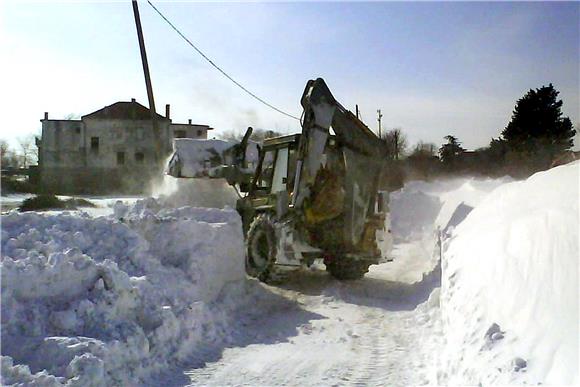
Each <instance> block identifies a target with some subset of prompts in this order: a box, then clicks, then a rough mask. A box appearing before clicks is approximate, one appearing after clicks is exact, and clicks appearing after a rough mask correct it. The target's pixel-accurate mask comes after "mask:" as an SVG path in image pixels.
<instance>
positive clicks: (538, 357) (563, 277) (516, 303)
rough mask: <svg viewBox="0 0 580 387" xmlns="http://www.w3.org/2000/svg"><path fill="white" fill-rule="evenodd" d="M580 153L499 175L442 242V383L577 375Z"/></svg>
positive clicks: (569, 380)
mask: <svg viewBox="0 0 580 387" xmlns="http://www.w3.org/2000/svg"><path fill="white" fill-rule="evenodd" d="M579 174H580V162H574V163H572V164H568V165H565V166H560V167H556V168H553V169H550V170H548V171H545V172H539V173H536V174H535V175H533V176H531V177H530V178H528V179H527V180H525V181H518V182H513V183H508V184H504V185H502V186H500V187H498V188H497V189H496V190H495V191H493V192H492V193H490V194H489V195H488V196H487V197H486V198H485V199H484V200H483V201H482V202H481V203H480V204H479V205H478V206H476V208H475V209H474V210H473V211H472V212H471V213H470V214H469V215H468V216H467V218H466V219H465V220H464V221H463V222H462V223H461V224H459V225H458V226H457V228H456V229H455V230H452V232H451V235H450V237H449V238H448V239H447V240H445V241H444V243H443V256H442V267H443V278H442V288H441V313H442V317H443V333H444V336H445V340H446V343H445V348H444V351H443V356H442V360H441V364H440V367H439V368H440V372H439V375H438V381H439V383H440V384H457V383H459V384H478V383H483V384H484V385H485V384H516V383H517V384H521V383H528V384H536V383H542V384H557V385H563V384H566V385H568V384H577V383H578V382H579V381H580V380H579V377H578V360H579V358H578V346H579V336H578V327H579V320H578V261H579V258H578V254H579V250H578V240H579V239H578V238H579V231H578V215H579V214H578V201H579V195H578V179H579Z"/></svg>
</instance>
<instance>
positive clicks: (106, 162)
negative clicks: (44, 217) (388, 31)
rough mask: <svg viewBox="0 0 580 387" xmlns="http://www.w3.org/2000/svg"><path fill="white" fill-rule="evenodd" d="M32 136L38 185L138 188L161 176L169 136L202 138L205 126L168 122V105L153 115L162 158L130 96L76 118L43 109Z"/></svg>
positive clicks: (59, 189)
mask: <svg viewBox="0 0 580 387" xmlns="http://www.w3.org/2000/svg"><path fill="white" fill-rule="evenodd" d="M40 121H41V122H42V137H41V138H40V139H37V147H38V166H39V173H40V184H41V187H42V189H43V190H45V191H48V192H55V193H85V194H97V193H109V192H117V193H140V192H145V191H147V190H148V189H149V188H150V187H149V184H150V182H151V180H152V179H154V178H155V177H159V176H161V173H162V169H163V167H164V163H165V157H166V156H169V154H170V153H171V150H172V143H173V139H174V138H198V139H206V138H207V132H208V130H212V128H210V127H209V126H208V125H196V124H192V123H191V120H189V123H187V124H177V123H175V124H174V123H172V122H171V118H170V107H169V105H166V109H165V117H164V116H162V115H160V114H157V116H156V122H157V126H158V128H159V132H160V142H161V144H160V147H161V150H162V153H163V155H164V156H163V160H158V159H157V158H156V142H155V136H154V132H153V123H152V122H151V114H150V111H149V109H148V108H146V107H145V106H143V105H141V104H140V103H138V102H136V101H135V99H132V100H131V101H130V102H116V103H114V104H112V105H109V106H105V107H104V108H102V109H100V110H97V111H95V112H93V113H90V114H87V115H84V116H82V117H81V119H80V120H54V119H49V117H48V113H45V114H44V119H42V120H40Z"/></svg>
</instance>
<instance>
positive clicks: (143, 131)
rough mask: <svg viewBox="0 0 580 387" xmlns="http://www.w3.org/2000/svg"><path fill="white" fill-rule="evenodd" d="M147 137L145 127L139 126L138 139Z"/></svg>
mask: <svg viewBox="0 0 580 387" xmlns="http://www.w3.org/2000/svg"><path fill="white" fill-rule="evenodd" d="M143 139H145V129H143V128H137V140H143Z"/></svg>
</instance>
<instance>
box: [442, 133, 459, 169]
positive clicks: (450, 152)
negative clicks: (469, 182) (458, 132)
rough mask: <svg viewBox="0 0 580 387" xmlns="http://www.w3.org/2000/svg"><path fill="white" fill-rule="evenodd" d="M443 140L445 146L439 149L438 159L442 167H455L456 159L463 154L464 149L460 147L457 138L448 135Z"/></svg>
mask: <svg viewBox="0 0 580 387" xmlns="http://www.w3.org/2000/svg"><path fill="white" fill-rule="evenodd" d="M444 138H445V139H446V140H447V144H443V145H442V146H441V148H439V157H440V158H441V162H443V164H444V165H447V166H449V167H451V166H453V165H455V162H456V160H457V158H458V157H459V155H460V154H462V153H463V152H465V149H463V148H462V147H461V143H460V142H459V140H457V137H455V136H452V135H448V136H445V137H444Z"/></svg>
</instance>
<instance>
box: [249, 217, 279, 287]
mask: <svg viewBox="0 0 580 387" xmlns="http://www.w3.org/2000/svg"><path fill="white" fill-rule="evenodd" d="M276 242H277V241H276V232H275V230H274V223H273V221H272V219H271V217H270V216H269V215H268V214H260V215H258V216H256V217H255V218H254V220H253V221H252V223H251V224H250V228H249V230H248V237H247V238H246V273H248V275H249V276H250V277H254V278H258V279H259V280H260V281H263V282H266V281H268V279H269V278H270V275H271V274H272V271H273V268H274V262H275V261H276V249H277V243H276Z"/></svg>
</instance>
